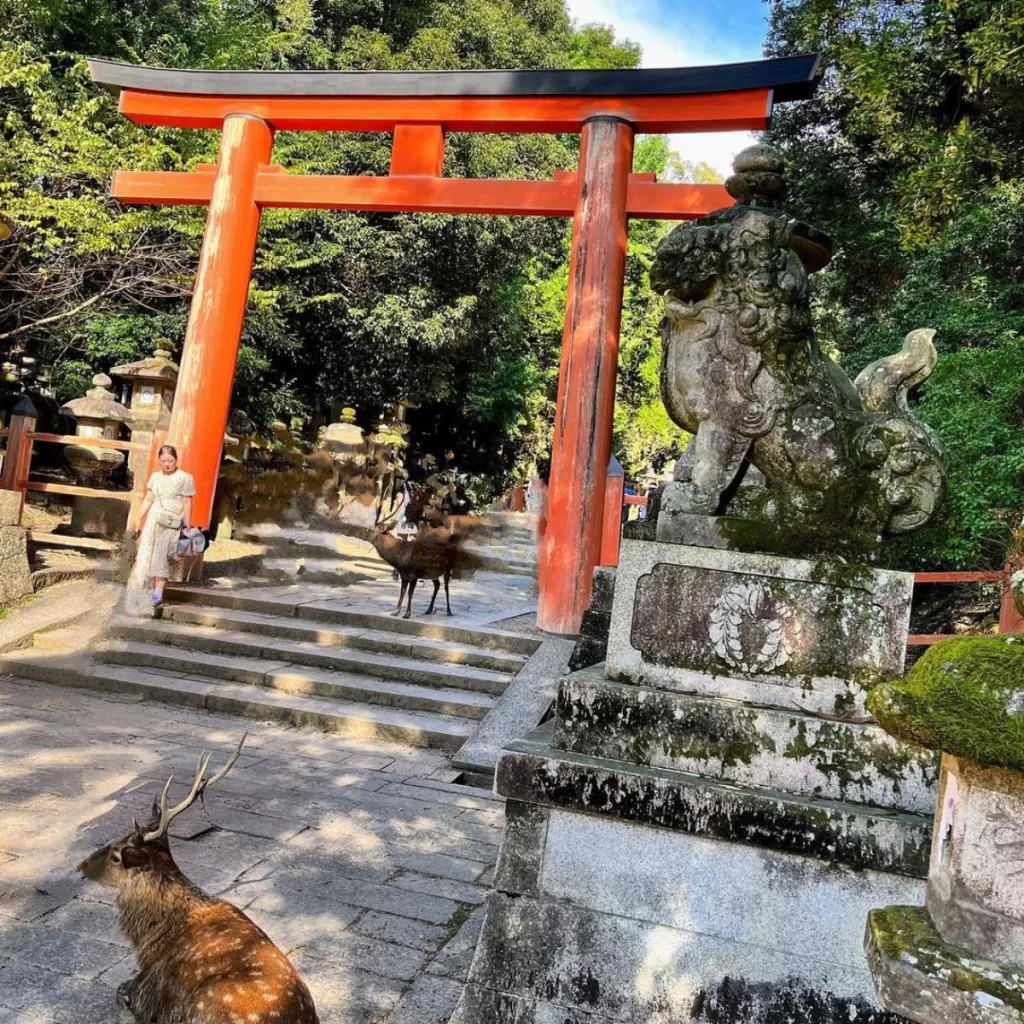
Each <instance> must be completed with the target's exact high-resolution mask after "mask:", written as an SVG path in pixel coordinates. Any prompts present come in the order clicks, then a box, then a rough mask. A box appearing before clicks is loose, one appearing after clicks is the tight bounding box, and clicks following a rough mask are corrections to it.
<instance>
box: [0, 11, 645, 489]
mask: <svg viewBox="0 0 1024 1024" xmlns="http://www.w3.org/2000/svg"><path fill="white" fill-rule="evenodd" d="M0 17H2V19H3V25H4V26H5V27H4V29H3V30H2V32H3V36H2V45H0V100H2V102H3V107H4V111H5V114H4V145H3V147H2V148H0V210H2V211H4V212H5V213H6V214H7V215H8V216H9V217H11V218H12V219H13V220H14V222H15V224H16V226H17V229H18V230H17V232H16V236H15V241H14V243H12V245H11V246H10V249H11V251H9V252H8V253H7V254H6V257H7V261H8V263H9V265H8V266H7V268H6V269H7V272H6V274H5V275H4V277H3V278H2V279H0V289H2V300H3V307H2V313H0V346H2V345H6V346H10V347H12V348H14V347H25V348H27V349H29V350H30V351H31V352H32V354H33V355H35V356H36V357H37V358H38V360H39V362H40V364H41V365H44V366H48V367H50V372H51V374H52V384H53V387H54V389H55V392H56V395H57V397H58V399H61V400H63V399H66V398H68V397H71V396H73V395H77V394H80V393H81V392H82V389H83V388H84V387H85V386H86V382H87V380H88V377H89V376H90V375H91V374H92V373H93V372H95V371H96V370H97V369H102V370H105V369H107V368H108V367H109V366H110V365H111V364H113V363H119V362H124V361H125V360H130V359H133V358H138V357H139V356H141V355H143V354H145V353H146V352H147V351H149V350H151V349H152V348H153V346H154V344H155V343H156V340H157V339H158V338H161V337H166V338H168V339H170V340H171V342H172V343H173V344H176V345H178V344H180V340H181V338H182V336H183V333H184V325H185V320H186V316H187V299H188V295H189V291H190V288H191V275H192V273H193V272H194V266H195V260H196V258H197V255H198V247H199V243H200V240H201V235H202V227H203V221H204V216H205V211H204V210H202V209H198V210H197V209H189V208H135V209H132V208H125V207H121V206H120V205H119V204H117V203H115V202H112V201H111V200H110V199H109V198H108V191H109V185H110V178H111V174H112V173H113V171H114V170H115V169H118V168H145V169H165V170H176V169H187V168H191V167H194V166H195V164H197V163H200V162H210V161H212V160H214V159H215V157H216V145H217V135H216V133H211V132H196V131H178V130H170V129H154V128H136V127H135V126H133V125H131V124H130V123H128V122H127V121H126V120H125V119H124V118H122V117H120V116H119V115H118V113H117V109H116V102H115V100H114V98H113V97H111V96H109V95H107V94H105V93H104V92H102V91H101V90H100V89H98V88H96V87H95V86H93V85H92V84H91V82H90V81H89V79H88V73H87V70H86V66H85V62H84V56H85V55H90V56H101V57H108V58H114V59H119V60H127V61H132V62H137V63H146V64H157V65H164V66H171V67H210V68H243V67H250V68H264V69H274V68H278V69H282V68H293V69H300V68H301V69H353V70H357V69H368V68H375V69H384V70H401V69H408V68H425V69H450V68H485V67H523V68H547V67H632V66H635V65H636V63H637V61H638V59H639V48H638V47H637V46H635V45H634V44H632V43H629V42H620V41H618V40H617V39H616V38H615V36H614V34H613V32H612V31H611V30H610V29H608V28H605V27H601V26H584V27H574V26H573V25H572V24H571V22H570V20H569V18H568V15H567V14H566V11H565V5H564V2H563V0H430V2H427V0H421V2H410V0H403V2H397V0H395V2H391V0H228V2H221V0H168V2H164V0H86V2H81V0H43V2H40V0H0ZM390 146H391V140H390V137H389V136H388V135H383V134H380V135H373V134H368V135H353V134H347V133H323V134H314V133H280V134H279V135H278V138H277V139H276V142H275V150H274V159H275V161H276V162H278V163H280V164H282V165H283V166H285V167H287V168H288V169H289V170H291V171H294V172H298V173H314V174H385V173H387V168H388V163H389V159H390ZM577 148H578V140H577V139H576V138H575V137H556V136H531V135H525V136H524V135H517V136H499V135H475V134H474V135H470V134H456V135H453V136H450V137H449V140H448V146H447V152H446V158H445V173H446V174H448V175H452V176H471V177H498V178H500V177H517V178H550V177H551V176H552V174H553V172H554V171H555V170H556V169H559V168H571V167H574V166H575V163H576V160H577ZM565 255H566V225H565V223H564V222H561V221H553V220H543V219H539V218H537V219H534V218H520V219H512V218H501V217H473V218H469V217H452V216H440V215H430V216H428V215H422V216H412V215H383V214H357V213H337V212H319V211H304V210H294V211H293V210H272V211H267V212H266V213H265V214H264V217H263V222H262V228H261V235H260V243H259V247H258V251H257V258H256V265H255V271H254V276H253V283H252V286H251V289H250V304H249V311H248V315H247V318H246V325H245V331H244V337H243V347H242V351H241V354H240V359H239V367H238V377H237V382H236V391H235V401H236V404H237V405H239V406H240V407H242V408H244V409H246V411H247V412H248V413H249V415H250V416H251V417H252V418H253V419H254V420H255V421H256V422H258V423H264V424H265V423H268V422H269V421H270V420H273V419H274V418H277V417H280V418H284V419H288V418H290V417H294V416H300V417H306V418H307V419H308V418H309V417H312V416H314V415H315V414H317V413H321V414H329V412H330V410H331V409H332V408H334V409H337V408H338V407H340V406H342V405H353V406H356V407H358V408H359V409H360V411H361V412H362V413H363V415H364V416H367V417H368V416H371V415H373V414H375V413H376V412H377V411H379V410H380V409H381V408H382V407H384V406H387V405H388V404H390V403H393V402H396V401H398V400H399V399H407V400H409V401H412V402H415V403H419V405H420V410H419V412H418V413H417V435H418V438H417V439H418V442H419V443H420V444H421V445H422V446H423V447H424V448H426V449H428V450H429V449H430V447H431V446H432V445H433V446H434V447H436V448H437V450H443V449H444V448H446V447H448V446H452V447H453V448H455V449H456V452H457V454H458V455H459V458H460V462H461V464H463V465H464V466H465V467H466V468H468V469H471V470H477V471H486V472H488V473H490V474H492V475H494V476H495V477H496V478H497V479H498V482H499V483H500V480H501V477H502V474H503V473H505V472H507V471H509V470H511V469H513V468H514V467H515V466H516V464H517V462H522V461H523V460H524V459H528V458H529V457H530V456H531V455H532V454H533V452H534V450H535V449H536V450H537V451H539V450H540V448H541V447H542V446H543V444H544V443H545V440H546V433H547V432H546V430H545V413H548V415H549V414H550V410H549V406H550V402H551V399H552V398H553V396H554V386H555V384H556V382H557V365H558V349H557V342H555V341H554V340H553V338H552V336H551V334H550V332H549V331H548V327H549V324H548V319H549V318H553V317H554V314H555V311H556V307H557V305H558V296H559V289H560V287H561V286H562V284H563V283H564V282H563V280H562V279H563V278H564V272H563V264H564V261H565ZM544 295H547V298H548V305H547V308H542V305H541V303H542V301H543V296H544ZM560 334H561V326H560V323H559V327H558V335H559V336H560ZM0 350H2V349H0Z"/></svg>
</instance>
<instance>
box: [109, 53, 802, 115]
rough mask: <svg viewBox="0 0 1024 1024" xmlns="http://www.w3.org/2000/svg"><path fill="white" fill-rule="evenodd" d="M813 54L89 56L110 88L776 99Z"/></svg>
mask: <svg viewBox="0 0 1024 1024" xmlns="http://www.w3.org/2000/svg"><path fill="white" fill-rule="evenodd" d="M819 61H820V58H819V56H818V55H817V54H801V55H798V56H794V57H777V58H774V59H770V60H756V61H748V62H746V63H742V64H717V65H708V66H705V67H688V68H644V69H638V70H626V71H561V70H552V71H192V70H176V69H173V68H151V67H143V66H139V65H136V64H120V63H116V62H114V61H105V60H90V61H89V70H90V72H91V74H92V77H93V80H94V81H95V82H97V83H98V84H100V85H102V86H105V87H106V88H108V89H111V90H113V91H115V92H120V91H121V90H122V89H130V90H135V91H138V92H156V93H173V94H177V95H192V96H196V95H202V96H261V97H270V96H274V97H286V96H288V97H309V98H312V97H318V96H323V97H345V96H348V97H353V98H354V97H367V98H369V97H394V98H397V97H402V98H405V99H412V98H423V99H427V98H440V97H465V98H469V97H499V96H501V97H515V96H519V97H529V96H536V97H541V96H544V97H573V96H621V97H633V96H694V95H699V94H704V95H707V94H711V93H718V92H740V91H746V90H748V89H771V90H772V91H773V93H774V98H775V102H776V103H783V102H787V101H789V100H804V99H809V98H810V97H811V96H812V95H813V94H814V90H815V87H816V85H817V79H818V65H819Z"/></svg>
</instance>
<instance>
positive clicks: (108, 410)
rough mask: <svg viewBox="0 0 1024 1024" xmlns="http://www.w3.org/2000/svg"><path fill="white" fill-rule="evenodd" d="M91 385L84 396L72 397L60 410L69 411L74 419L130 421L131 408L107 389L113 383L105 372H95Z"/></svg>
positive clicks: (131, 417)
mask: <svg viewBox="0 0 1024 1024" xmlns="http://www.w3.org/2000/svg"><path fill="white" fill-rule="evenodd" d="M92 383H93V386H92V387H91V388H89V390H88V391H86V393H85V397H84V398H73V399H71V401H70V402H65V403H64V404H63V405H62V406H61V407H60V411H61V412H66V413H70V415H72V416H74V417H75V419H80V420H81V419H91V420H113V421H115V422H117V423H131V421H132V419H133V416H132V413H131V410H130V409H128V408H127V407H125V406H123V405H122V404H121V403H120V402H118V401H117V400H116V399H115V398H114V393H113V392H112V391H110V390H109V388H110V385H111V384H112V383H113V382H112V381H111V379H110V378H109V377H108V376H107V375H106V374H105V373H97V374H96V376H95V377H93V379H92Z"/></svg>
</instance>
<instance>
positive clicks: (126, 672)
mask: <svg viewBox="0 0 1024 1024" xmlns="http://www.w3.org/2000/svg"><path fill="white" fill-rule="evenodd" d="M0 672H3V673H8V674H10V675H16V676H20V677H22V678H26V679H36V680H40V681H43V682H50V683H56V684H59V685H61V686H80V687H86V688H89V689H94V690H102V691H105V692H108V693H124V694H130V695H133V696H136V697H140V698H143V699H146V700H158V701H163V702H166V703H170V704H179V705H185V706H188V707H193V708H206V709H207V710H209V711H218V712H226V713H230V714H237V715H244V716H246V717H249V718H255V719H260V720H263V721H271V722H279V723H282V724H285V725H292V726H298V727H301V728H308V729H317V730H320V731H322V732H330V733H334V734H336V735H339V736H344V737H346V738H350V739H364V740H374V739H378V740H382V741H388V742H397V743H405V744H408V745H410V746H420V747H437V748H440V749H442V750H449V751H455V750H457V749H458V748H459V747H460V746H462V744H463V743H464V742H465V741H466V739H467V738H468V737H469V736H470V735H472V733H473V731H474V729H475V728H476V722H475V721H472V720H469V719H465V718H458V717H453V716H448V715H441V714H427V713H423V712H418V711H411V710H406V709H403V708H394V707H386V706H382V705H380V704H367V703H362V702H356V701H348V700H339V699H334V698H327V697H319V696H315V695H312V696H309V695H305V694H298V693H291V692H287V691H282V690H276V689H272V688H266V687H254V686H252V685H250V684H246V683H235V682H222V681H214V680H212V679H208V678H202V677H199V676H189V675H185V674H181V673H174V672H164V671H161V670H159V669H153V668H147V669H145V670H142V669H140V668H136V667H134V666H122V665H114V664H106V663H103V662H93V663H90V662H89V661H88V659H85V658H83V657H82V656H81V655H80V654H79V655H77V656H75V657H54V655H53V654H52V653H50V652H48V651H32V650H27V651H17V652H14V653H11V654H7V655H4V656H3V657H0Z"/></svg>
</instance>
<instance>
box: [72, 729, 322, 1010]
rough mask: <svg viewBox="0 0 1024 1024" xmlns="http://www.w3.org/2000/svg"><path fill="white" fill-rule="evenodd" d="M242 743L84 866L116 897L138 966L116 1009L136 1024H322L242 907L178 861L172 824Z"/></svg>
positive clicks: (202, 766) (202, 764)
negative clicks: (208, 888) (179, 797)
mask: <svg viewBox="0 0 1024 1024" xmlns="http://www.w3.org/2000/svg"><path fill="white" fill-rule="evenodd" d="M244 742H245V736H243V737H242V740H241V742H240V743H239V744H238V747H237V749H236V750H235V752H234V754H233V755H232V757H231V759H230V760H229V761H228V763H227V764H226V765H225V766H224V767H223V768H222V769H221V770H220V771H219V772H218V773H217V774H216V775H214V776H213V777H212V778H209V779H207V778H206V769H207V766H208V765H209V763H210V755H209V754H204V755H203V756H202V757H200V759H199V766H198V768H197V769H196V774H195V778H194V779H193V781H192V788H191V789H190V790H189V793H188V796H186V797H185V799H184V800H183V801H182V802H181V803H180V804H178V805H177V806H175V807H172V808H168V806H167V794H168V792H169V791H170V788H171V779H168V780H167V784H166V785H165V786H164V788H163V792H162V793H161V795H160V801H159V804H157V803H155V802H154V805H153V818H154V820H153V821H152V822H151V823H150V825H149V826H148V827H147V828H145V829H143V828H140V827H139V825H138V824H137V823H136V826H135V828H134V829H133V830H132V831H131V832H129V833H128V835H126V836H125V837H124V838H123V839H119V840H117V841H116V842H113V843H110V844H109V845H107V846H104V847H103V848H102V849H99V850H97V851H96V852H95V853H94V854H92V856H90V857H87V858H86V859H85V860H84V861H82V863H81V864H79V865H78V870H79V871H80V872H81V873H82V874H83V875H84V876H85V877H86V878H88V879H90V880H92V881H94V882H98V883H99V884H100V885H104V886H108V887H110V888H114V889H117V916H118V924H119V926H120V928H121V931H122V932H123V933H124V934H125V936H126V937H127V938H128V939H129V940H130V941H131V943H132V945H133V947H134V948H135V955H136V958H137V960H138V965H139V973H138V974H137V975H136V976H135V977H134V978H133V979H132V980H131V981H127V982H125V983H124V984H123V985H121V986H120V988H119V989H118V999H119V1000H120V1001H121V1002H122V1003H123V1005H125V1006H126V1007H127V1008H128V1009H129V1010H130V1011H131V1013H132V1015H133V1016H134V1017H135V1019H136V1021H138V1022H139V1024H238V1022H241V1021H244V1022H247V1024H317V1015H316V1009H315V1007H314V1006H313V998H312V996H311V995H310V994H309V989H307V988H306V986H305V984H304V983H303V982H302V980H301V979H300V978H299V976H298V974H296V972H295V968H294V967H292V965H291V964H290V963H289V961H288V958H287V957H286V956H285V955H284V954H283V953H282V952H281V951H280V950H279V949H278V948H277V946H275V945H274V943H273V942H271V941H270V939H269V938H268V937H267V936H266V935H265V934H264V933H263V932H262V931H261V930H260V929H259V928H257V927H256V925H255V924H253V922H252V921H250V920H249V918H248V917H246V916H245V914H243V913H242V911H240V910H239V909H238V908H237V907H234V906H232V905H231V904H230V903H226V902H225V901H224V900H220V899H216V898H214V897H213V896H208V895H207V894H206V893H204V892H203V891H202V890H201V889H199V888H198V887H197V886H195V885H193V884H192V883H191V882H190V881H189V880H188V879H187V878H186V877H185V876H184V875H183V874H182V873H181V871H180V870H179V869H178V866H177V864H175V862H174V858H173V857H172V856H171V850H170V845H169V843H168V836H167V830H168V828H169V827H170V824H171V822H172V821H173V820H174V819H175V818H176V817H177V816H178V815H179V814H181V813H183V812H184V811H186V810H187V809H188V808H189V807H191V806H192V804H194V803H195V802H196V800H197V799H198V798H199V797H201V796H202V795H203V793H204V792H205V791H206V790H207V789H209V788H210V786H213V785H215V784H216V783H218V782H219V781H220V780H221V779H223V778H224V776H225V775H226V774H227V773H228V771H230V769H231V767H232V766H233V765H234V763H235V761H237V760H238V755H239V754H240V753H241V752H242V744H243V743H244ZM172 778H173V776H172Z"/></svg>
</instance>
